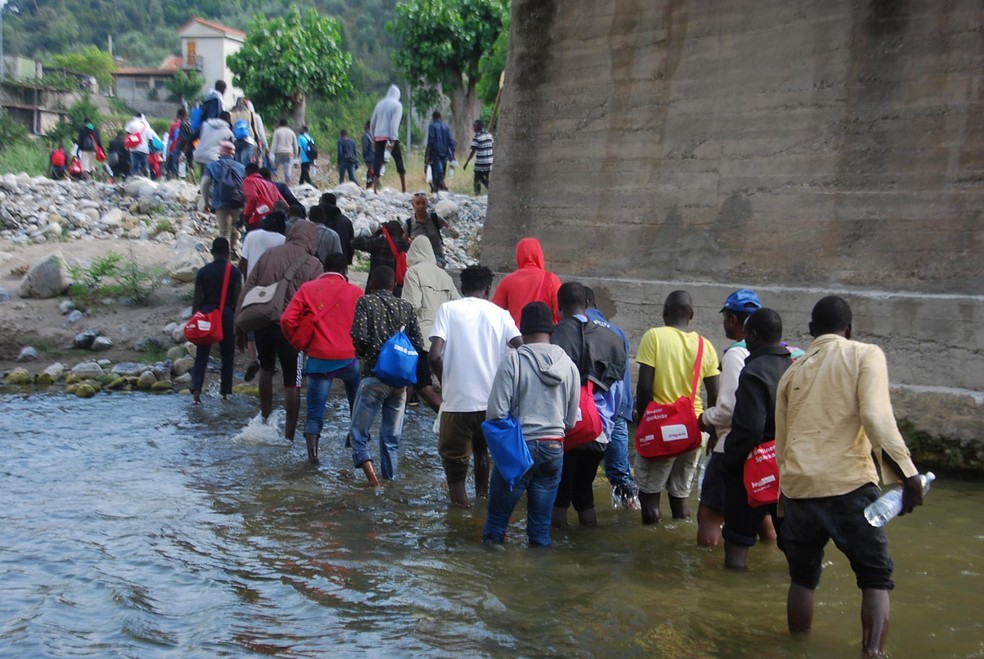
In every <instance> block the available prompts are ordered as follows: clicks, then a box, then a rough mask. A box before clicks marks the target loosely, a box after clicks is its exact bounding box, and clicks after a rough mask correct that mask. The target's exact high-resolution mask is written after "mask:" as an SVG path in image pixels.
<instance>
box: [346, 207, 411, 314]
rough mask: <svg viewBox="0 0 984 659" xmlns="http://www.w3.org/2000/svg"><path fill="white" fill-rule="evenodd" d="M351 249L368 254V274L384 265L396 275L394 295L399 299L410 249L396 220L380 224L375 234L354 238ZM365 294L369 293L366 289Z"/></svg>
mask: <svg viewBox="0 0 984 659" xmlns="http://www.w3.org/2000/svg"><path fill="white" fill-rule="evenodd" d="M391 243H392V244H391ZM352 247H353V248H354V249H357V250H359V251H361V252H368V253H369V272H372V271H373V270H375V269H376V268H378V267H379V266H381V265H385V266H386V267H388V268H391V269H392V270H393V272H394V273H396V288H395V289H394V295H396V297H400V295H401V294H402V293H403V278H404V277H405V276H406V272H407V251H409V249H410V241H409V240H407V239H406V234H405V233H404V231H403V226H402V225H401V224H400V223H399V222H397V221H396V220H390V221H389V222H386V223H385V224H380V225H379V230H378V231H376V233H374V234H372V235H369V236H366V235H363V236H358V237H356V238H354V239H353V240H352ZM401 261H402V265H401ZM366 292H367V293H368V292H369V291H368V289H367V290H366Z"/></svg>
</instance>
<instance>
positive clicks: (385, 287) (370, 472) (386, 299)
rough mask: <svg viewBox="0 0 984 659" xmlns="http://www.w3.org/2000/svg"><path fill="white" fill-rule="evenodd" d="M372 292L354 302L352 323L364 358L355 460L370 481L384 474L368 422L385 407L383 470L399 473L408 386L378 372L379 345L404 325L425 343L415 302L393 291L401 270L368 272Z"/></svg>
mask: <svg viewBox="0 0 984 659" xmlns="http://www.w3.org/2000/svg"><path fill="white" fill-rule="evenodd" d="M367 288H368V293H367V294H366V295H365V296H363V297H361V298H359V301H358V302H356V304H355V320H354V321H353V323H352V343H353V344H355V354H356V355H357V356H358V357H359V358H360V359H361V360H362V362H363V366H362V375H363V377H362V381H361V382H360V383H359V391H358V393H356V395H355V407H354V408H353V409H352V428H351V430H350V431H349V434H350V436H351V441H352V460H353V461H354V462H355V466H356V467H362V471H363V472H364V473H365V475H366V478H367V479H368V481H369V484H370V485H371V486H373V487H378V486H379V478H378V477H377V476H376V470H375V468H374V467H373V464H372V454H371V453H370V452H369V428H370V427H371V426H372V424H373V422H374V421H375V420H376V415H377V414H379V412H380V410H382V414H383V420H382V424H381V425H380V428H379V459H380V463H381V465H380V466H381V471H382V476H383V478H385V479H386V480H392V479H394V478H396V467H397V459H398V455H399V446H400V434H401V433H402V432H403V408H404V406H405V403H406V397H407V388H406V387H405V386H392V385H389V384H386V383H385V382H383V381H382V380H380V379H379V378H377V377H376V376H375V375H374V374H373V369H374V368H375V367H376V360H378V359H379V351H380V349H381V348H382V347H383V344H384V343H386V341H388V340H389V338H390V337H391V336H393V335H394V334H396V333H397V332H399V331H400V329H401V328H402V329H403V330H404V331H405V332H406V334H407V337H408V338H409V339H410V343H412V344H413V347H414V348H416V349H417V351H418V352H419V351H421V350H423V349H424V340H423V338H422V337H421V335H420V325H418V324H417V315H416V313H414V310H413V307H412V306H411V305H410V303H409V302H407V301H406V300H401V299H399V298H397V297H396V296H394V295H393V290H394V289H395V288H396V273H395V272H393V268H390V267H388V266H377V267H375V268H373V270H372V272H370V273H369V283H368V286H367Z"/></svg>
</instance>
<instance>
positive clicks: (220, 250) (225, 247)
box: [211, 236, 229, 256]
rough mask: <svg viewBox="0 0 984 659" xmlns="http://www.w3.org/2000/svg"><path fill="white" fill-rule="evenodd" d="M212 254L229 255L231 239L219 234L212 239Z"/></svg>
mask: <svg viewBox="0 0 984 659" xmlns="http://www.w3.org/2000/svg"><path fill="white" fill-rule="evenodd" d="M211 251H212V256H229V239H228V238H223V237H222V236H219V237H218V238H216V239H215V240H213V241H212V250H211Z"/></svg>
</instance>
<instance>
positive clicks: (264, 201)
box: [243, 174, 286, 229]
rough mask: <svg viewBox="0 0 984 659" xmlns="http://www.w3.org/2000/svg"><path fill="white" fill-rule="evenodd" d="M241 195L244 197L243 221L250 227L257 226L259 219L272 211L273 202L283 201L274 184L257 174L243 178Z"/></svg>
mask: <svg viewBox="0 0 984 659" xmlns="http://www.w3.org/2000/svg"><path fill="white" fill-rule="evenodd" d="M243 195H244V196H245V197H246V207H245V208H243V221H244V222H245V223H246V226H248V227H249V228H251V229H254V228H256V227H258V226H259V225H260V220H262V219H263V218H264V217H266V216H267V215H269V214H270V213H272V212H273V205H274V204H275V203H277V202H278V201H284V198H283V196H282V195H281V194H280V191H279V190H277V188H276V186H274V185H273V183H271V182H270V181H268V180H266V179H265V178H263V177H262V176H260V175H259V174H250V175H249V176H247V177H246V178H245V179H243ZM284 203H286V202H284Z"/></svg>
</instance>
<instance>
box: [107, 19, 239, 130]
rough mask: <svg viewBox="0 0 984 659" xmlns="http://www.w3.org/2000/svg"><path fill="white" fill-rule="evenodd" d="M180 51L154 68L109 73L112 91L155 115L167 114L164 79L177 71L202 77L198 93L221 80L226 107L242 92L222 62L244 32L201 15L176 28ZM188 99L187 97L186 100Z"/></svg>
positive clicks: (169, 103)
mask: <svg viewBox="0 0 984 659" xmlns="http://www.w3.org/2000/svg"><path fill="white" fill-rule="evenodd" d="M178 36H179V37H181V54H180V55H169V56H168V57H166V58H164V60H163V61H162V62H161V63H160V65H159V66H158V67H157V68H139V67H132V68H122V69H117V70H116V72H115V73H114V74H113V92H114V93H115V95H116V96H118V97H119V98H120V99H121V100H123V101H124V102H126V104H127V105H129V106H130V107H132V108H133V109H134V110H139V111H140V112H143V113H145V114H148V115H151V116H158V117H170V116H171V115H172V114H173V112H174V101H173V100H171V99H170V92H169V91H168V90H167V87H166V82H167V80H168V79H169V78H171V77H173V76H174V74H176V73H177V72H178V71H181V70H184V71H194V72H196V73H198V75H200V76H202V77H203V78H204V79H205V84H204V85H203V86H202V89H201V93H202V95H204V94H206V93H207V92H208V90H210V89H212V85H214V84H215V81H216V80H225V81H226V84H227V85H228V88H227V89H226V95H225V103H226V106H227V107H228V106H230V105H232V104H233V102H234V101H235V98H236V97H237V96H242V95H243V93H242V91H240V90H238V89H235V88H233V86H232V71H230V70H229V67H228V66H227V64H226V59H227V58H228V57H229V55H232V54H233V53H235V52H237V51H238V50H239V49H240V48H242V46H243V41H245V40H246V33H245V32H243V31H241V30H237V29H235V28H231V27H228V26H225V25H221V24H219V23H215V22H213V21H207V20H205V19H203V18H192V19H191V20H190V21H188V22H187V23H185V24H184V25H182V26H181V27H180V28H178ZM189 100H191V99H189Z"/></svg>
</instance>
